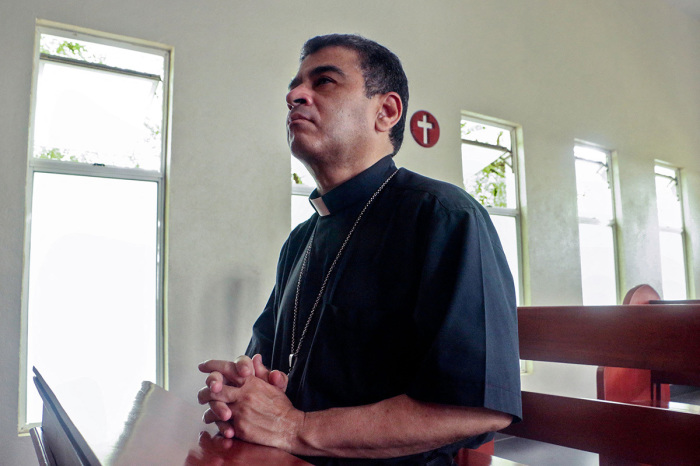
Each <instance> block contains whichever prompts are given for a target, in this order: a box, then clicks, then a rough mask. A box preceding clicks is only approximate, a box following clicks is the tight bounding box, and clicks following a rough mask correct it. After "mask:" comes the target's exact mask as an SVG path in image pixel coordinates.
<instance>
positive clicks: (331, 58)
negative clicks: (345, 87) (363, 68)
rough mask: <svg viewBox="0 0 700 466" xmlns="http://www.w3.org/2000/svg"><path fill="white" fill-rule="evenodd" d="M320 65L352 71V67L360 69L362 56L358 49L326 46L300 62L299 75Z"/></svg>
mask: <svg viewBox="0 0 700 466" xmlns="http://www.w3.org/2000/svg"><path fill="white" fill-rule="evenodd" d="M319 66H334V67H336V68H339V69H341V70H344V71H350V70H351V69H352V68H357V69H358V70H359V68H360V57H359V54H358V53H357V51H355V50H353V49H351V48H348V47H342V46H337V45H333V46H329V47H324V48H322V49H320V50H318V51H316V52H314V53H312V54H310V55H308V56H307V57H306V58H304V60H303V61H302V62H301V63H300V64H299V71H298V73H297V75H300V74H302V73H304V72H307V73H308V72H310V71H312V70H314V69H315V68H317V67H319Z"/></svg>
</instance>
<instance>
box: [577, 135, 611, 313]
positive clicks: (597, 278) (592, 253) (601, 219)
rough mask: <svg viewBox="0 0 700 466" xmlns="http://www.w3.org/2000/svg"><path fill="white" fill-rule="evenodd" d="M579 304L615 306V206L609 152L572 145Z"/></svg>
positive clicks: (592, 147) (587, 146)
mask: <svg viewBox="0 0 700 466" xmlns="http://www.w3.org/2000/svg"><path fill="white" fill-rule="evenodd" d="M574 159H575V163H576V191H577V194H578V203H577V204H578V221H579V242H580V243H579V246H580V253H581V287H582V291H583V304H584V305H586V306H590V305H602V304H617V302H618V285H617V260H616V257H617V255H616V235H615V228H616V225H615V206H614V203H613V188H612V186H613V184H612V174H611V170H610V162H611V154H610V152H608V151H606V150H603V149H600V148H597V147H594V146H590V145H584V144H576V145H575V146H574Z"/></svg>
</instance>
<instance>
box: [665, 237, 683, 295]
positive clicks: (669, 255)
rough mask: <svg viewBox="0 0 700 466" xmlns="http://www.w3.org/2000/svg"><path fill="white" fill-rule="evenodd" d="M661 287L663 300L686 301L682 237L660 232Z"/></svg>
mask: <svg viewBox="0 0 700 466" xmlns="http://www.w3.org/2000/svg"><path fill="white" fill-rule="evenodd" d="M659 240H660V246H661V285H662V290H663V297H664V299H686V298H687V294H686V279H685V256H684V253H683V235H682V234H681V233H676V232H673V231H660V232H659Z"/></svg>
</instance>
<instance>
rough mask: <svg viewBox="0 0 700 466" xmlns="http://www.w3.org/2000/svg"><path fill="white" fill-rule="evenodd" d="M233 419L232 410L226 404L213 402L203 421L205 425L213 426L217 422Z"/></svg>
mask: <svg viewBox="0 0 700 466" xmlns="http://www.w3.org/2000/svg"><path fill="white" fill-rule="evenodd" d="M230 419H231V409H230V408H229V407H228V406H227V405H226V403H224V402H221V401H212V402H211V403H209V409H207V410H206V411H205V412H204V415H203V416H202V420H203V421H204V423H205V424H211V423H212V422H217V421H229V420H230Z"/></svg>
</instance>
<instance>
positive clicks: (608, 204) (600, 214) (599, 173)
mask: <svg viewBox="0 0 700 466" xmlns="http://www.w3.org/2000/svg"><path fill="white" fill-rule="evenodd" d="M574 154H575V156H576V192H577V194H578V215H579V217H587V218H595V219H599V220H602V221H611V220H612V218H613V205H612V190H611V189H610V182H609V176H608V162H607V153H606V152H603V151H599V150H595V149H590V148H587V147H582V146H576V147H575V149H574Z"/></svg>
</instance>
